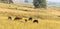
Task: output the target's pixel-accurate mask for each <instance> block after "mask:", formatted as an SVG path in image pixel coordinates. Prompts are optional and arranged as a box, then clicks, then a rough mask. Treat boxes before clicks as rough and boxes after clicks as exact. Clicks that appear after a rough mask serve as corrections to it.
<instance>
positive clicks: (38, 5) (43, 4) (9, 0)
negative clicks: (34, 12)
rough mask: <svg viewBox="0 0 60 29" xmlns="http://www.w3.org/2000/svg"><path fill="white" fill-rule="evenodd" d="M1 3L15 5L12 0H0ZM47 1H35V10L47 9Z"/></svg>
mask: <svg viewBox="0 0 60 29" xmlns="http://www.w3.org/2000/svg"><path fill="white" fill-rule="evenodd" d="M0 1H3V3H9V4H10V3H13V1H12V0H0ZM46 4H47V3H46V0H33V5H34V7H35V8H46V7H47V5H46Z"/></svg>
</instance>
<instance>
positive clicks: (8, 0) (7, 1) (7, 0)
mask: <svg viewBox="0 0 60 29" xmlns="http://www.w3.org/2000/svg"><path fill="white" fill-rule="evenodd" d="M1 2H3V3H9V4H10V3H13V1H12V0H1Z"/></svg>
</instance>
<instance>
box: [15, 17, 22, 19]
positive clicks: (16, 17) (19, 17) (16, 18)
mask: <svg viewBox="0 0 60 29" xmlns="http://www.w3.org/2000/svg"><path fill="white" fill-rule="evenodd" d="M20 19H22V18H21V17H15V19H14V20H20Z"/></svg>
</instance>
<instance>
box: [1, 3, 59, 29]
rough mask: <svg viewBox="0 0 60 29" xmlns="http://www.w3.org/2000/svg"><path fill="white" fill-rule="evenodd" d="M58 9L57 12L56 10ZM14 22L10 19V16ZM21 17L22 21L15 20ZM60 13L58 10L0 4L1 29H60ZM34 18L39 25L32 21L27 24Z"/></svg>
mask: <svg viewBox="0 0 60 29" xmlns="http://www.w3.org/2000/svg"><path fill="white" fill-rule="evenodd" d="M55 9H56V10H55ZM9 15H10V16H11V17H12V20H9V19H8V16H9ZM16 16H20V17H22V18H23V19H22V20H14V18H15V17H16ZM58 16H60V11H58V10H57V8H48V9H34V8H33V7H28V6H27V7H26V6H24V5H22V6H21V5H20V6H18V5H15V4H4V3H0V29H60V17H58ZM29 17H32V18H33V20H35V19H37V20H38V23H33V20H32V21H27V22H25V19H27V20H28V18H29Z"/></svg>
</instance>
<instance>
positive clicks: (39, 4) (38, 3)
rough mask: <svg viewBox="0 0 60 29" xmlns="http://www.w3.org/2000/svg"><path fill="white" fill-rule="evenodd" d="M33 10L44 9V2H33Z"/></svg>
mask: <svg viewBox="0 0 60 29" xmlns="http://www.w3.org/2000/svg"><path fill="white" fill-rule="evenodd" d="M33 5H34V6H35V8H46V0H33Z"/></svg>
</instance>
